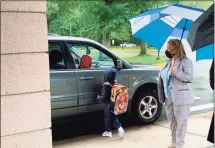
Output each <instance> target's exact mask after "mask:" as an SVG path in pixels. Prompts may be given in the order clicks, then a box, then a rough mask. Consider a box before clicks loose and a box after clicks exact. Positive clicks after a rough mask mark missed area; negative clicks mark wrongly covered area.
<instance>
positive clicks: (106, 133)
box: [102, 131, 112, 138]
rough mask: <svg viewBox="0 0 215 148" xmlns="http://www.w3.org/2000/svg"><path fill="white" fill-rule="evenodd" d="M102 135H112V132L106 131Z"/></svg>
mask: <svg viewBox="0 0 215 148" xmlns="http://www.w3.org/2000/svg"><path fill="white" fill-rule="evenodd" d="M102 137H110V138H111V137H112V133H111V132H107V131H105V132H104V133H103V134H102Z"/></svg>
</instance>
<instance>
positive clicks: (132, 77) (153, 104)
mask: <svg viewBox="0 0 215 148" xmlns="http://www.w3.org/2000/svg"><path fill="white" fill-rule="evenodd" d="M48 41H49V64H50V83H51V109H52V110H51V111H52V121H58V120H62V119H66V118H70V117H79V116H83V115H87V113H94V112H98V111H102V110H103V103H102V102H99V101H98V100H96V98H97V94H98V93H99V92H100V89H101V87H102V85H103V83H104V80H103V79H104V78H103V77H104V72H105V70H106V69H107V68H110V67H113V68H115V69H117V78H116V79H117V81H118V82H119V83H121V84H123V85H125V86H127V87H128V88H129V109H128V112H127V113H126V114H127V115H128V116H132V117H134V118H133V119H135V120H136V121H138V122H139V123H144V124H149V123H153V122H155V121H156V120H157V119H158V118H159V116H160V114H161V111H162V105H161V104H160V103H159V102H158V96H157V83H158V73H159V71H160V68H158V67H156V66H150V65H137V64H136V65H135V64H131V63H128V62H126V61H125V60H123V59H122V58H120V57H119V56H117V55H116V54H114V53H113V52H111V51H110V50H109V49H107V48H106V47H104V46H103V45H101V44H99V43H97V42H95V41H93V40H89V39H86V38H78V37H63V36H49V38H48ZM85 54H88V55H89V56H91V57H92V67H91V68H90V69H80V68H79V63H80V58H81V57H82V55H85Z"/></svg>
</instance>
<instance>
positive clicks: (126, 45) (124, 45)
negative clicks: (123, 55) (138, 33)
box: [120, 42, 136, 47]
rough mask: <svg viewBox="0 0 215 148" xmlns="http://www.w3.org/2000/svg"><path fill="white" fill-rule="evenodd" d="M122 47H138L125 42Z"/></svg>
mask: <svg viewBox="0 0 215 148" xmlns="http://www.w3.org/2000/svg"><path fill="white" fill-rule="evenodd" d="M120 46H121V47H136V44H132V43H129V42H125V43H123V44H120Z"/></svg>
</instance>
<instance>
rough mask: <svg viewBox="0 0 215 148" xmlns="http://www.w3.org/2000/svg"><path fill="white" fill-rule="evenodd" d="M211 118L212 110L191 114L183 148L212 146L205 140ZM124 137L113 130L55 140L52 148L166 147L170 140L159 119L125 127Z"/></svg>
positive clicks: (162, 122)
mask: <svg viewBox="0 0 215 148" xmlns="http://www.w3.org/2000/svg"><path fill="white" fill-rule="evenodd" d="M211 118H212V112H208V113H205V114H199V115H193V116H191V117H190V119H189V126H188V133H187V136H186V140H185V142H186V144H185V147H184V148H213V144H211V143H209V142H207V133H208V129H209V126H210V122H211ZM125 130H126V135H125V139H123V140H120V139H119V138H118V137H117V134H116V133H115V132H114V134H113V138H103V137H101V136H100V135H91V136H83V137H78V138H74V139H69V140H64V141H59V142H55V143H54V144H53V147H54V148H71V147H72V148H92V147H93V148H110V147H122V148H167V145H168V144H169V140H170V131H169V124H168V122H167V121H159V122H157V123H155V124H153V125H147V126H132V127H128V128H126V129H125Z"/></svg>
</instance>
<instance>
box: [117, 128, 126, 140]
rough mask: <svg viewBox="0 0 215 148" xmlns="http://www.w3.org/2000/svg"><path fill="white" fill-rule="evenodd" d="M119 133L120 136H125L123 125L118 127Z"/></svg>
mask: <svg viewBox="0 0 215 148" xmlns="http://www.w3.org/2000/svg"><path fill="white" fill-rule="evenodd" d="M118 135H119V137H120V138H124V135H125V131H124V130H123V128H122V127H120V128H118Z"/></svg>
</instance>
